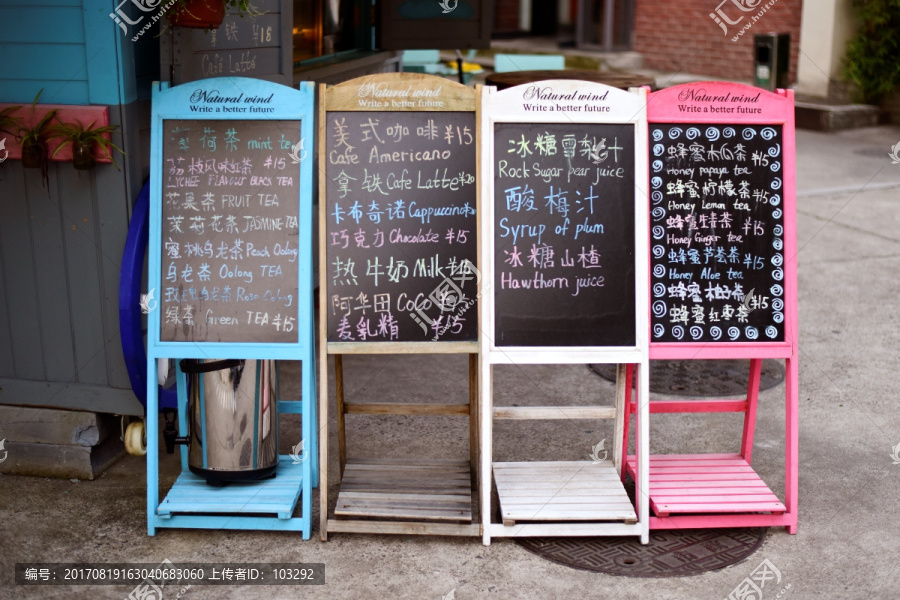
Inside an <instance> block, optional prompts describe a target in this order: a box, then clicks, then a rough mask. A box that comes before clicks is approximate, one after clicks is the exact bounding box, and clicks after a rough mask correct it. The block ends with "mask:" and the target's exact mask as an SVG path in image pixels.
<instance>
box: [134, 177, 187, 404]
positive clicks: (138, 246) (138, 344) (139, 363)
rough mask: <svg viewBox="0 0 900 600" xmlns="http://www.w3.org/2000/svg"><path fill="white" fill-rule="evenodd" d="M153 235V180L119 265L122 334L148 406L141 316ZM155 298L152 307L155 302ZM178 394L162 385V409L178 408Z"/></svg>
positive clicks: (143, 192) (140, 200)
mask: <svg viewBox="0 0 900 600" xmlns="http://www.w3.org/2000/svg"><path fill="white" fill-rule="evenodd" d="M149 235H150V182H149V181H147V182H146V183H144V187H143V189H141V193H140V194H139V195H138V198H137V202H135V204H134V211H133V213H132V215H131V224H129V226H128V238H127V239H126V240H125V252H123V253H122V266H121V267H120V269H119V335H120V337H121V339H122V353H123V354H124V355H125V367H126V368H127V369H128V379H129V380H130V381H131V389H132V390H133V391H134V395H135V396H137V398H138V400H140V401H141V404H143V405H144V408H145V412H146V407H147V349H146V347H145V345H144V329H143V324H142V319H141V275H142V273H143V271H144V258H145V257H146V255H147V240H148V238H149ZM155 302H156V301H155V300H154V301H152V302H151V303H150V307H152V306H153V303H155ZM177 407H178V394H177V392H176V390H175V387H174V386H173V387H171V388H169V389H165V388H162V387H160V388H159V409H160V411H162V409H164V408H177Z"/></svg>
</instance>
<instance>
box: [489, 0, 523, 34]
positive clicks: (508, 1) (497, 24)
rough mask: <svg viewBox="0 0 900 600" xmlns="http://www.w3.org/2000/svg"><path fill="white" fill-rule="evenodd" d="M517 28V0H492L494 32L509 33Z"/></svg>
mask: <svg viewBox="0 0 900 600" xmlns="http://www.w3.org/2000/svg"><path fill="white" fill-rule="evenodd" d="M518 30H519V0H497V1H496V2H494V33H511V32H514V31H518Z"/></svg>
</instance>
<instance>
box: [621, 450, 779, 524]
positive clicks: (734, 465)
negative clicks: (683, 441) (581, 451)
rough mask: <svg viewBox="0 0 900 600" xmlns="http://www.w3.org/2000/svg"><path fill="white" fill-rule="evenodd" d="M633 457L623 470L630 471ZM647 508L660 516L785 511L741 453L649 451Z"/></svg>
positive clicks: (632, 471)
mask: <svg viewBox="0 0 900 600" xmlns="http://www.w3.org/2000/svg"><path fill="white" fill-rule="evenodd" d="M634 470H635V464H634V457H633V456H629V457H628V472H629V473H631V474H632V475H633V474H634ZM650 508H651V509H652V510H653V512H654V513H655V514H656V515H657V516H659V517H667V516H669V515H670V514H686V513H711V514H725V513H730V514H735V513H771V514H775V515H779V514H783V513H784V512H785V510H786V509H785V506H784V504H783V503H782V502H781V501H780V500H779V499H778V496H776V495H775V494H774V493H773V492H772V490H771V489H769V486H768V485H766V483H765V482H764V481H763V480H762V479H761V478H760V477H759V475H757V474H756V471H754V470H753V467H751V466H750V464H749V463H747V461H746V460H744V459H743V458H742V457H741V455H740V454H655V455H651V456H650Z"/></svg>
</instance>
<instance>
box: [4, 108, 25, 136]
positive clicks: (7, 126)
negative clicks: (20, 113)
mask: <svg viewBox="0 0 900 600" xmlns="http://www.w3.org/2000/svg"><path fill="white" fill-rule="evenodd" d="M20 108H22V107H21V106H7V107H6V108H4V109H3V110H0V133H8V134H10V135H16V131H18V129H19V127H21V125H22V119H20V118H19V117H17V116H15V114H13V113H15V112H16V111H17V110H19V109H20Z"/></svg>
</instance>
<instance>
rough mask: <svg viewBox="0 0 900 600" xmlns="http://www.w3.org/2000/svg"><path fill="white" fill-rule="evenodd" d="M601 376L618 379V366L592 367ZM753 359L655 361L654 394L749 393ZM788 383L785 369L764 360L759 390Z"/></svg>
mask: <svg viewBox="0 0 900 600" xmlns="http://www.w3.org/2000/svg"><path fill="white" fill-rule="evenodd" d="M589 366H590V369H591V370H592V371H594V372H595V373H596V374H597V375H599V376H600V377H603V378H604V379H608V380H609V381H615V380H616V365H589ZM749 376H750V361H749V360H654V361H651V362H650V391H651V392H653V393H656V394H672V395H675V396H737V395H743V394H746V393H747V378H748V377H749ZM782 381H784V366H783V365H782V364H781V363H780V362H779V361H777V360H764V361H763V364H762V373H761V374H760V377H759V389H760V390H767V389H769V388H771V387H775V386H776V385H778V384H779V383H781V382H782Z"/></svg>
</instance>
